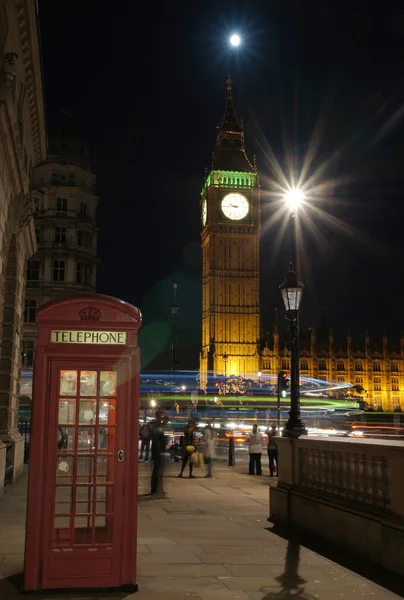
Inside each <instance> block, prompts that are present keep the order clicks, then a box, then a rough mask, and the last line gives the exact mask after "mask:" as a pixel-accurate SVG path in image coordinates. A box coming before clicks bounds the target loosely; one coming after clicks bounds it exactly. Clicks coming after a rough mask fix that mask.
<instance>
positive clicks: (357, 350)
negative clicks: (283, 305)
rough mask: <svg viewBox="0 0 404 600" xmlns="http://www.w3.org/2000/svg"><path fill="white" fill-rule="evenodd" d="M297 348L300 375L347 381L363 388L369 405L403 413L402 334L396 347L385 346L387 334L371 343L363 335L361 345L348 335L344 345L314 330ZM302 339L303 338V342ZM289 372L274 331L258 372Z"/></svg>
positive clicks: (286, 354)
mask: <svg viewBox="0 0 404 600" xmlns="http://www.w3.org/2000/svg"><path fill="white" fill-rule="evenodd" d="M302 337H303V339H302V341H301V349H300V375H301V376H302V377H313V378H315V379H319V380H323V381H333V382H337V383H343V382H348V383H352V384H353V385H355V386H360V388H363V392H362V394H361V395H362V397H363V399H364V400H365V401H366V402H367V403H368V405H369V406H371V407H373V408H377V407H380V406H382V407H383V410H384V411H393V410H397V408H398V407H400V408H401V410H403V411H404V333H403V332H401V335H400V341H399V347H398V348H394V347H393V346H392V345H390V346H389V344H388V339H387V335H386V334H384V335H383V336H382V339H381V340H377V342H378V343H376V344H375V342H376V341H375V340H371V339H370V337H369V334H368V333H366V334H365V338H364V340H363V344H362V345H361V346H359V345H357V344H356V342H355V341H354V342H353V340H352V336H351V334H350V333H348V335H347V336H346V339H345V342H344V343H342V344H341V343H339V342H336V340H335V338H334V334H333V332H332V330H329V332H327V334H326V335H324V332H320V331H319V332H318V333H317V334H316V332H315V330H314V328H312V329H311V331H309V332H308V334H307V335H306V336H304V334H303V335H302ZM304 338H306V339H304ZM282 370H284V371H289V370H290V352H289V349H288V348H287V346H286V345H283V346H282V347H281V345H280V341H279V332H278V329H277V327H275V329H274V335H273V344H272V348H270V347H268V346H266V347H265V348H264V349H263V350H262V353H261V365H260V371H261V372H262V375H263V376H264V377H265V375H266V374H273V373H277V372H279V371H282Z"/></svg>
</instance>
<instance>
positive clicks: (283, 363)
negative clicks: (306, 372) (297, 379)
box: [282, 360, 289, 371]
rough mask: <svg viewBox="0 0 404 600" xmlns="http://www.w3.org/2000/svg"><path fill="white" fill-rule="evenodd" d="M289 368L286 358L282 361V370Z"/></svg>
mask: <svg viewBox="0 0 404 600" xmlns="http://www.w3.org/2000/svg"><path fill="white" fill-rule="evenodd" d="M288 369H289V362H288V361H287V360H283V361H282V370H283V371H287V370H288Z"/></svg>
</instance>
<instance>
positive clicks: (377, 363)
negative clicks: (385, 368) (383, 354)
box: [373, 362, 380, 371]
mask: <svg viewBox="0 0 404 600" xmlns="http://www.w3.org/2000/svg"><path fill="white" fill-rule="evenodd" d="M373 371H380V363H379V362H375V363H373Z"/></svg>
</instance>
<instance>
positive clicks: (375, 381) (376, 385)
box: [373, 377, 382, 392]
mask: <svg viewBox="0 0 404 600" xmlns="http://www.w3.org/2000/svg"><path fill="white" fill-rule="evenodd" d="M373 389H374V390H375V392H380V391H381V389H382V381H381V377H375V378H374V379H373Z"/></svg>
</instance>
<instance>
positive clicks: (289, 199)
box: [283, 188, 306, 217]
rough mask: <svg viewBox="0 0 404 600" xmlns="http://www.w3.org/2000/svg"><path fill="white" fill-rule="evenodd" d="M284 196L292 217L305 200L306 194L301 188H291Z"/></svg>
mask: <svg viewBox="0 0 404 600" xmlns="http://www.w3.org/2000/svg"><path fill="white" fill-rule="evenodd" d="M283 198H284V200H285V202H286V204H287V206H288V208H289V210H290V214H291V216H292V217H294V216H295V212H296V211H297V209H298V208H299V206H300V205H301V204H302V203H303V202H304V200H305V198H306V195H305V193H304V192H303V190H301V189H300V188H290V189H289V190H288V191H287V192H285V193H284V195H283Z"/></svg>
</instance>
